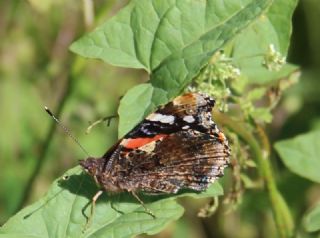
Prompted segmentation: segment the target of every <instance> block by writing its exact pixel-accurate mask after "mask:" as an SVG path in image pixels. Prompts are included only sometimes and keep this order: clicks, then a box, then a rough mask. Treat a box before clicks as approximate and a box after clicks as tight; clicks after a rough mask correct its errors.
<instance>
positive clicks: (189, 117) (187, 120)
mask: <svg viewBox="0 0 320 238" xmlns="http://www.w3.org/2000/svg"><path fill="white" fill-rule="evenodd" d="M183 120H184V121H185V122H188V123H192V122H194V121H195V119H194V117H193V116H190V115H189V116H185V117H184V118H183Z"/></svg>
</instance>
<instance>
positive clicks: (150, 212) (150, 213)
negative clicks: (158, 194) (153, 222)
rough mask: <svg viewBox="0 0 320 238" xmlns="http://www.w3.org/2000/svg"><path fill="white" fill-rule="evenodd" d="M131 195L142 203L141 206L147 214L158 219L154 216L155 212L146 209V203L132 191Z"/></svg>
mask: <svg viewBox="0 0 320 238" xmlns="http://www.w3.org/2000/svg"><path fill="white" fill-rule="evenodd" d="M131 194H132V195H133V196H134V197H135V198H136V199H137V200H138V201H139V202H140V204H141V205H142V206H143V208H144V210H145V212H146V213H148V214H149V215H150V216H152V218H154V219H155V218H156V216H155V215H154V214H153V212H152V211H151V210H150V209H149V208H147V207H146V205H145V204H144V202H143V201H142V200H141V199H140V198H139V197H138V195H137V194H136V193H135V192H134V191H131Z"/></svg>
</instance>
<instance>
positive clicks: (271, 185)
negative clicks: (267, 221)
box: [215, 113, 294, 238]
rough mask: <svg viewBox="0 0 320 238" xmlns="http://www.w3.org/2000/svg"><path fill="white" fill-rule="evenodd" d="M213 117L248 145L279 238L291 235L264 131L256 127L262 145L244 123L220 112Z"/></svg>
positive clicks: (289, 223) (287, 211) (290, 225)
mask: <svg viewBox="0 0 320 238" xmlns="http://www.w3.org/2000/svg"><path fill="white" fill-rule="evenodd" d="M215 119H216V121H217V122H220V123H221V124H223V125H225V126H226V127H228V128H230V129H231V130H233V131H234V132H235V133H236V134H237V135H239V136H240V137H241V138H242V139H243V140H244V141H245V142H246V143H247V144H248V145H249V146H250V150H251V152H252V155H253V157H254V158H256V160H257V162H258V168H259V172H260V175H261V176H262V178H263V180H264V182H265V184H266V189H267V192H268V196H269V199H270V203H271V207H272V211H273V215H274V218H275V223H276V226H277V229H278V232H279V235H280V237H281V238H289V237H292V235H293V227H294V225H293V219H292V216H291V214H290V211H289V208H288V206H287V204H286V202H285V200H284V199H283V197H282V195H281V194H280V192H279V190H278V189H277V185H276V182H275V179H274V175H273V174H272V167H271V164H270V157H269V155H270V153H269V143H268V138H267V136H266V135H265V133H264V131H263V130H262V128H259V127H258V130H259V133H258V137H259V140H260V142H262V145H260V144H259V142H258V140H257V138H256V137H255V136H253V133H251V130H250V129H249V128H248V127H247V126H246V125H245V124H244V123H241V122H237V121H234V120H233V119H231V118H230V117H228V116H226V115H224V114H220V113H217V114H215Z"/></svg>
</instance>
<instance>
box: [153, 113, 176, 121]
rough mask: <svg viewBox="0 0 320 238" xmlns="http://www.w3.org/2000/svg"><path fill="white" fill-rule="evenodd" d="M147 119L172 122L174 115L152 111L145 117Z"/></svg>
mask: <svg viewBox="0 0 320 238" xmlns="http://www.w3.org/2000/svg"><path fill="white" fill-rule="evenodd" d="M147 120H149V121H159V122H161V123H168V124H173V123H174V116H172V115H163V114H160V113H152V114H151V115H149V116H148V117H147Z"/></svg>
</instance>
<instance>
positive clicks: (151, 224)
mask: <svg viewBox="0 0 320 238" xmlns="http://www.w3.org/2000/svg"><path fill="white" fill-rule="evenodd" d="M79 171H80V168H79V167H76V168H74V169H71V170H69V171H68V172H66V174H65V175H64V176H63V177H61V178H60V179H58V180H56V181H55V182H54V183H53V185H52V186H51V188H50V189H49V191H48V193H47V195H46V196H44V197H43V198H42V199H41V200H39V201H38V202H36V203H34V204H32V205H31V206H28V207H26V208H25V209H23V210H22V211H20V212H19V213H18V214H16V215H15V216H13V217H12V218H11V219H10V220H9V221H8V222H7V223H6V224H5V225H4V226H3V227H1V229H0V237H33V238H36V237H39V238H40V237H41V238H46V237H48V238H49V237H50V238H53V237H54V238H58V237H132V236H134V235H138V234H142V233H146V234H155V233H157V232H159V230H161V229H163V227H164V226H165V225H166V224H168V223H169V222H171V221H173V220H176V219H178V218H179V217H180V216H181V215H182V214H183V211H184V209H183V207H181V206H180V205H179V204H178V203H177V201H176V199H177V198H178V197H181V196H191V197H195V198H203V197H212V196H218V195H222V194H223V191H222V188H221V186H220V185H219V184H218V183H214V184H213V185H212V186H211V187H209V188H208V189H207V191H205V192H202V193H194V192H184V193H181V194H176V195H161V196H145V195H144V196H143V195H141V198H142V200H143V201H144V202H145V203H146V206H147V207H148V208H149V209H150V210H151V211H152V212H153V213H154V214H155V215H156V218H152V217H151V216H150V215H149V214H147V213H146V212H144V210H143V208H142V207H141V204H140V203H138V202H137V201H136V200H135V199H134V198H133V197H132V196H131V195H130V194H127V193H123V194H119V195H107V194H104V195H103V196H102V197H101V198H99V200H98V202H97V205H96V209H95V213H94V215H93V221H92V223H91V225H90V226H89V227H88V228H87V229H85V227H84V226H85V224H86V216H89V214H90V212H89V210H90V206H88V204H89V202H90V199H91V198H92V197H93V196H94V194H95V193H96V192H97V191H98V189H97V187H96V185H95V184H94V181H93V179H92V178H91V177H89V176H87V175H85V174H82V173H80V172H79ZM66 175H68V176H69V178H68V179H63V178H66V177H65V176H66Z"/></svg>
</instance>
